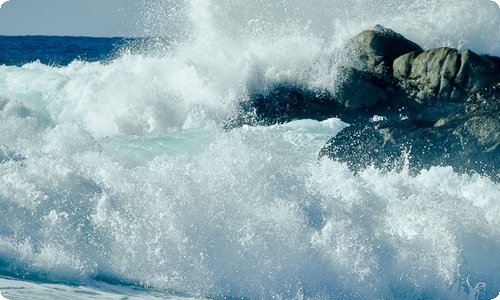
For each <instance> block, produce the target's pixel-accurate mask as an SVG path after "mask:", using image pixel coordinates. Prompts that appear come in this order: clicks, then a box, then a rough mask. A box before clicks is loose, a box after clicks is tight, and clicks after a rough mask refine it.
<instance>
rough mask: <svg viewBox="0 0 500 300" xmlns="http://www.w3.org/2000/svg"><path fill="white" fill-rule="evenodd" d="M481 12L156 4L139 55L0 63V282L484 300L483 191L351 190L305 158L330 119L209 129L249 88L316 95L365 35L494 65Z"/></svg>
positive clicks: (499, 237) (492, 290)
mask: <svg viewBox="0 0 500 300" xmlns="http://www.w3.org/2000/svg"><path fill="white" fill-rule="evenodd" d="M487 2H488V1H460V2H459V3H457V2H456V1H455V2H451V1H446V3H443V2H439V3H438V2H437V1H419V2H415V3H403V4H401V3H400V2H397V3H396V2H390V1H386V2H384V3H380V2H366V1H364V2H361V1H350V2H342V3H340V2H339V3H336V2H328V3H325V2H321V1H316V2H313V3H302V2H298V1H290V2H286V3H285V2H269V1H267V2H264V1H252V2H244V3H243V2H241V1H239V2H238V1H236V2H234V1H233V2H229V1H227V2H224V1H186V2H179V3H180V4H175V5H174V4H173V2H168V1H167V2H161V1H158V2H151V4H148V6H147V7H148V9H150V8H151V9H150V10H149V11H148V13H149V16H150V22H153V23H154V20H158V21H160V20H163V22H158V23H156V24H157V27H154V26H153V27H151V30H150V32H149V33H151V34H155V35H158V36H159V37H158V39H154V38H153V39H150V41H151V42H154V43H157V44H156V46H147V47H145V48H144V49H146V50H144V51H142V52H141V51H136V50H135V49H134V51H126V50H124V51H123V53H124V54H123V55H122V56H120V57H119V58H116V59H113V60H111V61H105V62H85V61H81V60H80V61H78V60H76V61H73V62H72V63H70V64H69V65H67V66H61V67H55V66H47V65H44V64H41V63H40V62H33V63H30V64H25V65H24V66H23V67H13V66H0V116H1V118H0V132H2V134H1V135H0V144H1V146H0V151H1V152H0V157H1V162H0V178H1V179H0V216H1V217H0V245H1V247H0V273H1V274H4V275H8V276H10V277H14V278H17V280H18V281H22V280H26V279H29V280H34V281H37V282H45V283H54V282H59V283H61V282H62V283H68V284H73V285H75V284H76V285H88V286H102V285H103V282H105V283H107V284H110V285H111V286H115V287H121V288H124V286H129V287H132V288H131V289H138V290H144V291H151V293H155V294H156V293H161V294H162V295H165V294H167V295H177V296H178V297H182V296H184V297H187V296H196V297H202V298H224V297H228V298H231V297H232V298H242V297H245V298H249V299H270V298H281V299H304V298H306V299H492V298H494V297H495V296H496V295H497V294H498V292H499V291H500V286H499V285H498V283H499V282H500V278H499V275H498V274H500V272H498V268H499V266H498V263H497V262H499V261H500V257H498V251H497V250H498V248H499V246H500V245H499V242H498V241H500V231H499V230H498V228H500V227H499V224H498V217H497V216H498V215H499V213H500V212H499V211H498V209H497V206H498V205H497V201H498V199H500V188H499V186H498V184H496V183H494V182H492V181H491V180H490V179H488V178H484V177H481V176H479V175H474V174H473V175H462V174H458V173H456V172H454V171H453V169H451V168H450V167H433V168H430V169H429V170H423V171H421V172H420V173H418V174H416V175H414V176H413V175H410V174H409V172H408V171H407V170H403V171H401V172H396V171H382V170H378V169H376V168H373V167H371V168H368V169H367V170H364V171H361V172H359V173H358V174H353V173H352V172H351V171H349V169H348V168H347V166H346V165H344V164H341V163H338V162H335V161H331V160H327V159H318V151H319V149H321V147H322V146H323V145H324V144H325V142H326V141H327V140H328V139H330V138H331V137H332V136H334V135H335V134H337V133H338V132H339V131H340V130H341V129H342V128H344V127H345V126H347V124H345V123H343V122H342V121H341V120H338V119H335V118H333V119H329V120H325V121H322V122H319V121H314V120H296V121H294V122H291V123H288V124H275V125H272V126H243V127H241V128H234V129H232V130H226V129H224V126H223V125H224V121H225V120H226V119H227V118H228V117H231V116H233V115H234V113H236V111H237V110H238V105H239V103H240V102H241V101H244V100H245V98H246V97H248V93H247V91H248V90H249V89H266V88H267V87H268V86H269V85H270V84H273V83H279V82H291V83H297V84H300V85H304V86H307V87H309V88H317V89H334V88H335V67H336V63H337V62H338V61H339V58H336V56H335V54H336V53H338V51H337V50H338V49H340V48H341V47H342V45H343V44H345V42H346V41H347V40H348V39H349V38H351V37H352V36H353V35H354V34H355V33H357V32H359V31H360V30H363V29H366V28H371V27H373V25H374V24H376V23H381V24H382V25H384V26H387V27H391V28H393V29H394V30H397V31H398V32H401V33H403V34H405V35H406V36H408V37H409V38H411V39H413V40H415V41H417V42H418V43H420V44H422V45H425V47H431V46H443V45H449V46H454V47H470V48H472V49H474V50H476V51H478V52H480V53H488V54H496V55H498V54H499V49H498V45H497V44H495V43H492V42H491V41H493V40H498V34H499V33H498V30H497V29H498V27H499V26H498V24H499V20H498V8H496V6H495V5H494V4H493V3H487ZM170 4H172V5H174V6H173V7H170V6H169V5H170ZM471 5H472V6H474V9H471ZM155 7H156V8H162V9H159V10H158V9H152V8H155ZM169 13H170V14H171V15H170V16H169V15H165V14H169ZM457 16H460V18H458V17H457ZM478 16H479V17H478ZM174 21H175V22H179V24H177V25H176V26H177V27H174V29H175V32H176V33H175V34H172V37H171V38H170V39H168V38H165V36H166V35H168V34H169V22H174ZM151 24H152V23H151ZM162 41H168V43H162ZM165 45H166V47H163V46H165ZM106 289H110V288H109V287H107V288H106ZM9 298H12V297H9Z"/></svg>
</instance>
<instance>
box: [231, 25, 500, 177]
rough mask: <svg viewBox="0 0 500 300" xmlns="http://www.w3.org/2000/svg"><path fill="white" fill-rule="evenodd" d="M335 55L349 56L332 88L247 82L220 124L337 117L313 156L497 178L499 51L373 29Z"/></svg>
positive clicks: (362, 165)
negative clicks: (428, 43)
mask: <svg viewBox="0 0 500 300" xmlns="http://www.w3.org/2000/svg"><path fill="white" fill-rule="evenodd" d="M337 54H338V55H340V56H342V55H347V56H348V59H346V60H345V65H343V66H339V68H338V72H337V74H338V77H337V80H336V83H337V89H336V90H335V91H334V92H328V91H316V90H311V89H308V88H306V87H304V86H300V85H296V84H291V83H278V84H274V85H271V86H269V87H266V88H265V89H264V90H259V91H252V90H251V89H249V93H248V98H247V99H246V101H243V102H242V104H241V113H239V114H238V116H237V117H235V118H233V119H232V120H231V121H230V122H228V123H227V124H228V127H229V128H232V127H234V126H241V125H242V124H264V125H267V124H274V123H282V122H288V121H291V120H295V119H305V118H311V119H317V120H321V119H326V118H330V117H339V118H341V119H342V120H344V121H345V122H347V123H349V124H351V125H350V126H349V127H347V128H345V129H344V130H342V131H341V132H340V133H339V134H338V135H337V136H335V137H333V138H332V139H330V140H329V141H328V143H327V144H326V145H325V146H324V147H323V148H322V149H321V151H320V156H322V157H328V158H331V159H335V160H339V161H342V162H345V163H346V164H347V165H348V166H349V167H350V168H351V169H352V170H353V171H355V172H357V171H359V170H360V169H363V168H366V167H367V166H371V165H375V166H377V167H379V168H383V169H394V168H396V169H401V168H403V167H407V168H409V169H410V170H411V171H412V172H419V171H420V170H422V169H423V168H430V167H432V166H440V165H447V166H448V165H450V166H453V167H454V168H455V170H457V171H459V172H477V173H480V174H484V175H488V176H490V177H491V178H493V179H495V180H500V177H499V172H500V160H499V159H498V157H500V58H497V57H493V56H486V55H479V54H476V53H475V52H473V51H471V50H463V51H462V52H459V51H458V50H457V49H454V48H449V47H441V48H435V49H429V50H425V51H424V50H423V49H422V48H420V46H418V45H417V44H415V43H413V42H412V41H409V40H407V39H406V38H404V37H403V36H402V35H400V34H398V33H395V32H394V31H392V30H390V29H386V28H383V27H381V26H376V27H375V28H374V29H372V30H366V31H363V32H361V33H360V34H358V35H357V36H355V37H354V38H353V39H352V40H351V41H350V42H349V43H348V44H347V46H346V48H345V49H344V51H343V52H342V53H337ZM337 61H338V60H337ZM374 115H379V116H383V117H382V118H375V119H373V118H371V117H373V116H374Z"/></svg>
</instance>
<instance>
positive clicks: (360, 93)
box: [335, 67, 388, 109]
mask: <svg viewBox="0 0 500 300" xmlns="http://www.w3.org/2000/svg"><path fill="white" fill-rule="evenodd" d="M340 74H341V75H339V80H340V84H339V88H338V91H337V93H336V94H335V97H336V98H337V99H338V100H339V102H340V104H342V105H343V106H345V107H346V108H352V109H356V108H360V107H366V106H368V107H370V106H374V105H375V104H377V103H379V102H385V101H387V99H388V96H387V94H386V92H385V91H384V89H383V88H382V84H381V83H382V79H381V78H380V77H378V76H376V75H374V74H373V73H371V72H365V71H359V70H356V69H354V68H351V67H343V68H341V69H340ZM377 81H378V82H379V83H378V84H377Z"/></svg>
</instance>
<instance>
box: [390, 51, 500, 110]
mask: <svg viewBox="0 0 500 300" xmlns="http://www.w3.org/2000/svg"><path fill="white" fill-rule="evenodd" d="M393 69H394V77H395V78H396V79H397V80H399V82H400V85H401V87H402V88H403V89H404V90H405V91H406V94H407V96H408V97H412V98H415V100H417V101H419V102H421V103H426V104H428V105H432V104H434V103H435V102H436V101H450V102H463V100H464V99H465V98H466V97H467V96H468V95H469V94H470V93H474V92H477V91H479V90H481V89H483V88H485V87H487V86H489V85H491V84H493V83H494V82H496V81H498V80H499V75H500V68H499V66H498V65H497V63H495V61H494V60H490V59H488V58H487V57H482V56H480V55H478V54H476V53H474V52H472V51H470V50H464V51H462V53H460V54H458V51H457V50H456V49H453V48H447V47H443V48H436V49H431V50H427V51H424V52H421V53H418V52H411V53H407V54H405V55H402V56H400V57H398V58H397V59H396V60H394V64H393Z"/></svg>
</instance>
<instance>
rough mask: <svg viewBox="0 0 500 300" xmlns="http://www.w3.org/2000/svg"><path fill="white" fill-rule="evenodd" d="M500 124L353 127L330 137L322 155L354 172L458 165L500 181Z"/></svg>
mask: <svg viewBox="0 0 500 300" xmlns="http://www.w3.org/2000/svg"><path fill="white" fill-rule="evenodd" d="M499 145H500V120H499V119H498V118H492V117H483V116H476V117H474V118H470V119H468V118H463V116H454V117H451V118H450V119H448V120H443V121H442V122H438V124H435V125H432V126H429V124H419V123H415V122H412V121H410V120H402V121H393V122H389V123H385V124H363V125H361V124H359V125H355V126H350V127H347V128H345V129H344V130H343V131H341V132H340V133H339V134H338V135H337V136H336V137H334V138H332V139H330V140H329V141H328V142H327V144H326V145H325V146H324V147H323V148H322V149H321V151H320V157H325V156H326V157H329V158H331V159H335V160H337V161H341V162H344V163H346V164H347V165H348V166H349V168H351V169H352V170H353V171H354V172H358V171H360V170H362V169H364V168H366V167H369V166H372V165H373V166H375V167H377V168H380V169H383V170H393V169H396V170H401V169H402V168H403V167H407V168H408V169H409V170H410V172H411V173H413V174H416V173H418V172H419V171H420V170H422V169H428V168H430V167H432V166H452V167H453V168H454V169H455V170H456V171H457V172H462V173H470V172H476V173H478V174H481V175H487V176H490V177H491V178H492V179H494V180H500V177H499V172H500V161H499V160H498V156H499V155H500V146H499Z"/></svg>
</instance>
